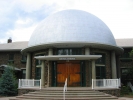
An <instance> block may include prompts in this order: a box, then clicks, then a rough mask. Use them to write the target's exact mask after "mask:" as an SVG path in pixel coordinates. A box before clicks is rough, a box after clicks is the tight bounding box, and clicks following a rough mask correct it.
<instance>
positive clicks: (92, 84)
mask: <svg viewBox="0 0 133 100" xmlns="http://www.w3.org/2000/svg"><path fill="white" fill-rule="evenodd" d="M92 89H94V86H93V79H92Z"/></svg>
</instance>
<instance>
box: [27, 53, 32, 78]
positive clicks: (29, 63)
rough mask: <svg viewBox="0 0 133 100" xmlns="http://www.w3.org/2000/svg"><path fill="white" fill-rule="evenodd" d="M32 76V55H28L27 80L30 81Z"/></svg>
mask: <svg viewBox="0 0 133 100" xmlns="http://www.w3.org/2000/svg"><path fill="white" fill-rule="evenodd" d="M30 76H31V54H30V53H28V54H27V62H26V79H30Z"/></svg>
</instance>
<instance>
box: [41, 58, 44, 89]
mask: <svg viewBox="0 0 133 100" xmlns="http://www.w3.org/2000/svg"><path fill="white" fill-rule="evenodd" d="M40 82H41V83H40V84H41V87H45V61H44V60H43V61H42V65H41V81H40Z"/></svg>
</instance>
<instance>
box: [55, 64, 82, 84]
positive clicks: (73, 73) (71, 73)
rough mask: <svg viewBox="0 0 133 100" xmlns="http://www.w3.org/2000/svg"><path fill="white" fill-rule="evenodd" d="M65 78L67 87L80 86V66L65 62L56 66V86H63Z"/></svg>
mask: <svg viewBox="0 0 133 100" xmlns="http://www.w3.org/2000/svg"><path fill="white" fill-rule="evenodd" d="M66 78H67V79H68V83H67V84H68V86H80V81H81V80H80V64H79V63H71V62H67V63H64V64H58V65H57V86H64V83H65V80H66Z"/></svg>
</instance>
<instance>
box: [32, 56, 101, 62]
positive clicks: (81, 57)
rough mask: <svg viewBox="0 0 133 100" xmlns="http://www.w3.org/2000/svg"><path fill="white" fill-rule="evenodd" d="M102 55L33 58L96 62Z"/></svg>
mask: <svg viewBox="0 0 133 100" xmlns="http://www.w3.org/2000/svg"><path fill="white" fill-rule="evenodd" d="M101 57H102V55H50V56H36V57H34V58H36V59H39V60H48V61H49V60H96V59H98V58H101Z"/></svg>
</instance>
